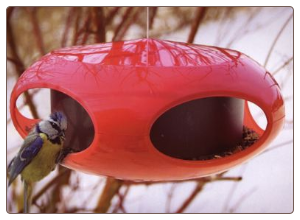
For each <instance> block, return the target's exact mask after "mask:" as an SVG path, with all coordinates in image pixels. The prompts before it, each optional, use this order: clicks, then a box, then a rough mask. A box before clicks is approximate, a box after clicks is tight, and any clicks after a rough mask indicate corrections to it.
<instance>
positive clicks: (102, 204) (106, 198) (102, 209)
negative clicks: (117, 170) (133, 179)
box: [94, 177, 123, 213]
mask: <svg viewBox="0 0 300 220" xmlns="http://www.w3.org/2000/svg"><path fill="white" fill-rule="evenodd" d="M122 184H123V181H122V180H117V179H114V178H111V177H107V179H106V183H105V186H104V189H103V192H102V194H101V195H100V197H99V200H98V202H97V206H96V208H95V209H94V211H95V212H96V213H106V212H107V211H108V209H109V207H110V205H111V200H112V198H113V197H114V196H115V195H116V194H117V193H118V192H119V189H120V188H121V186H122Z"/></svg>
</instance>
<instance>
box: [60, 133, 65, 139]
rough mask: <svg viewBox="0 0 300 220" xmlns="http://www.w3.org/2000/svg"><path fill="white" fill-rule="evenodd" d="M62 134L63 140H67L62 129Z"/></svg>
mask: <svg viewBox="0 0 300 220" xmlns="http://www.w3.org/2000/svg"><path fill="white" fill-rule="evenodd" d="M60 136H61V138H62V139H63V140H66V134H65V132H64V131H61V133H60Z"/></svg>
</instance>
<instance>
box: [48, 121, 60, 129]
mask: <svg viewBox="0 0 300 220" xmlns="http://www.w3.org/2000/svg"><path fill="white" fill-rule="evenodd" d="M50 124H51V126H52V128H54V129H55V130H57V131H61V129H60V127H58V125H57V124H55V123H53V122H50Z"/></svg>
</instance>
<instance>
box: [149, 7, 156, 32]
mask: <svg viewBox="0 0 300 220" xmlns="http://www.w3.org/2000/svg"><path fill="white" fill-rule="evenodd" d="M149 9H150V10H149V13H150V19H149V29H152V26H153V21H154V18H155V16H156V13H157V9H158V7H150V8H149Z"/></svg>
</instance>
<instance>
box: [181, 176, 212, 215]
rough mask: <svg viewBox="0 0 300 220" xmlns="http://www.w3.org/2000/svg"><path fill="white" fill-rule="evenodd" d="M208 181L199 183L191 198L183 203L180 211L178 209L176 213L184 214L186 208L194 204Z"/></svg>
mask: <svg viewBox="0 0 300 220" xmlns="http://www.w3.org/2000/svg"><path fill="white" fill-rule="evenodd" d="M205 184H206V181H199V182H198V183H197V185H196V187H195V189H194V191H193V192H192V193H191V194H190V196H189V197H188V198H187V199H186V200H185V201H184V202H183V204H182V205H181V206H180V208H179V209H177V211H176V213H183V212H184V211H185V210H186V208H187V207H188V206H189V205H190V204H191V203H192V202H193V200H194V199H195V198H196V196H197V195H198V193H199V192H200V191H201V190H202V189H203V187H204V185H205Z"/></svg>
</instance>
